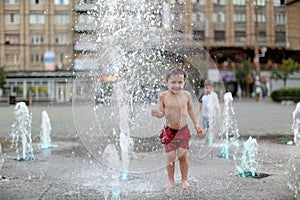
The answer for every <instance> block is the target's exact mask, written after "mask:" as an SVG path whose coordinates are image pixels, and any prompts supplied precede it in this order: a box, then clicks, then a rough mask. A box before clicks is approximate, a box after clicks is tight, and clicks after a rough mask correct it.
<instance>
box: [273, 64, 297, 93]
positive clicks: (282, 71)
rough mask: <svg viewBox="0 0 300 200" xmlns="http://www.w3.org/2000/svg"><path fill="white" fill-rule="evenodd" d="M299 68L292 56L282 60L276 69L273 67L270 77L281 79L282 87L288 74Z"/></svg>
mask: <svg viewBox="0 0 300 200" xmlns="http://www.w3.org/2000/svg"><path fill="white" fill-rule="evenodd" d="M299 70H300V64H299V63H298V62H297V61H294V60H293V59H292V58H288V59H287V60H285V59H284V60H283V61H282V65H281V66H280V67H279V68H278V69H273V71H272V78H275V79H280V80H283V84H284V88H286V81H287V79H288V77H289V75H290V74H293V73H294V72H296V71H299Z"/></svg>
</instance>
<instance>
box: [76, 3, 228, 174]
mask: <svg viewBox="0 0 300 200" xmlns="http://www.w3.org/2000/svg"><path fill="white" fill-rule="evenodd" d="M97 6H98V7H99V9H97V11H99V12H95V15H96V19H97V20H95V27H96V36H97V40H96V41H95V42H94V43H93V44H95V45H96V46H97V48H96V50H95V53H94V56H95V58H97V59H98V63H99V65H98V66H96V69H94V70H87V71H82V73H81V74H79V75H78V77H77V78H76V80H75V82H74V87H73V89H74V91H73V95H72V103H73V104H72V108H73V114H74V121H75V125H76V129H77V132H78V135H79V137H80V139H81V141H82V143H83V145H84V146H85V147H86V149H87V150H88V151H89V152H90V153H91V154H92V155H93V156H94V157H95V159H97V160H98V161H99V162H101V163H102V164H104V165H105V166H108V167H111V168H113V169H116V170H120V171H123V175H122V176H123V177H124V178H126V176H127V175H128V173H139V172H151V171H155V170H159V169H162V168H164V167H165V166H166V162H165V155H164V149H163V145H162V144H161V143H160V141H159V138H158V135H159V133H160V131H161V129H162V127H163V123H164V122H163V120H160V119H157V118H153V117H151V115H150V111H151V109H153V108H154V107H158V95H159V92H161V91H163V90H165V86H164V81H165V70H166V69H168V68H170V67H173V66H181V67H182V68H183V69H184V70H185V71H186V72H187V74H188V77H187V80H186V87H185V89H186V90H188V91H190V92H191V94H192V98H193V103H194V108H195V109H197V106H198V100H197V99H198V98H197V92H196V91H198V88H197V87H198V86H199V85H197V84H198V83H200V79H206V78H208V74H209V71H210V70H211V69H214V70H215V69H216V70H217V68H216V66H215V64H214V62H213V61H212V60H211V58H210V56H209V55H208V54H207V52H206V51H205V49H204V48H203V47H202V46H201V45H200V44H198V43H197V42H195V41H194V40H192V39H191V38H190V37H188V36H186V35H184V34H182V33H180V32H178V31H172V30H171V29H169V28H170V27H171V26H170V24H169V22H168V18H169V17H170V16H168V15H169V14H170V13H168V12H169V11H168V8H169V7H168V5H165V3H162V1H160V0H154V1H146V0H141V1H135V0H127V1H120V0H112V1H104V0H99V1H98V2H97ZM164 9H167V11H166V12H163V10H164ZM162 13H163V14H162ZM162 18H164V19H162ZM164 27H166V28H164ZM217 71H218V70H217ZM218 75H219V74H218ZM220 81H221V80H220ZM218 85H220V87H223V88H224V85H223V84H222V82H220V84H218ZM223 88H220V90H221V91H222V89H223ZM223 91H224V90H223ZM82 113H84V114H85V115H82ZM188 123H189V126H190V127H193V124H192V122H191V121H188ZM108 146H113V147H114V148H115V150H116V151H117V152H118V153H117V154H115V156H118V157H120V159H118V160H117V161H114V159H112V158H110V157H105V156H104V155H105V153H106V152H105V149H106V147H108ZM129 161H130V162H129Z"/></svg>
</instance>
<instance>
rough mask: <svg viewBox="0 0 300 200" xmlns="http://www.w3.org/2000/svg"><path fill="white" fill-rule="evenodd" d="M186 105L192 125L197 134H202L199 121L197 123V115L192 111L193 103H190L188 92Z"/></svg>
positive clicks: (190, 96) (190, 98)
mask: <svg viewBox="0 0 300 200" xmlns="http://www.w3.org/2000/svg"><path fill="white" fill-rule="evenodd" d="M187 106H188V112H189V115H190V117H191V120H192V122H193V124H194V127H195V129H196V131H197V135H201V134H202V130H201V128H200V126H199V123H198V119H197V115H196V113H195V111H194V108H193V103H192V95H191V94H190V93H188V103H187Z"/></svg>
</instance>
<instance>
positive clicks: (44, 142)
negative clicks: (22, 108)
mask: <svg viewBox="0 0 300 200" xmlns="http://www.w3.org/2000/svg"><path fill="white" fill-rule="evenodd" d="M51 130H52V127H51V123H50V118H49V115H48V113H47V111H45V110H44V111H43V112H42V124H41V132H40V139H41V144H40V148H41V149H48V148H51V147H52V145H51V137H50V134H51Z"/></svg>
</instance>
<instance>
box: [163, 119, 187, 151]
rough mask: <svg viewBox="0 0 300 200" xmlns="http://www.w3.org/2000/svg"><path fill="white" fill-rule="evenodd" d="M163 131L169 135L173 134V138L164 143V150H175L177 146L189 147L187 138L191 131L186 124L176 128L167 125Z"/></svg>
mask: <svg viewBox="0 0 300 200" xmlns="http://www.w3.org/2000/svg"><path fill="white" fill-rule="evenodd" d="M163 131H165V133H167V134H169V135H175V136H174V138H173V139H172V140H171V141H170V142H169V143H167V144H165V152H166V153H168V152H170V151H173V150H176V149H178V148H184V149H188V148H189V140H190V138H191V133H190V130H189V128H188V125H185V126H184V127H183V128H181V129H179V130H176V129H172V128H170V127H168V126H166V127H164V130H163Z"/></svg>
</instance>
